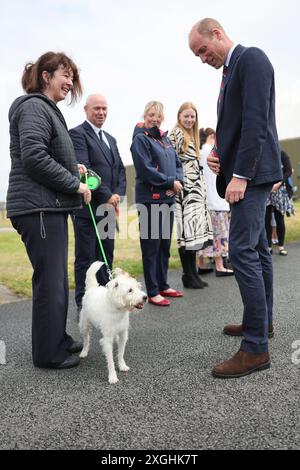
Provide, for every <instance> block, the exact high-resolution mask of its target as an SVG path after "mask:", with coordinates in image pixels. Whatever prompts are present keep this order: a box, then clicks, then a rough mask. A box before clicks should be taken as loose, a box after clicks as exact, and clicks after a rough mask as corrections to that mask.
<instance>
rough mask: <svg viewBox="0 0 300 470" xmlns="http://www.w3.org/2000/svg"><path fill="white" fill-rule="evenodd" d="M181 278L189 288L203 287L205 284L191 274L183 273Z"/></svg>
mask: <svg viewBox="0 0 300 470" xmlns="http://www.w3.org/2000/svg"><path fill="white" fill-rule="evenodd" d="M181 279H182V284H183V285H184V287H186V288H188V289H203V287H204V285H202V284H203V282H202V283H200V282H198V280H196V279H195V278H194V277H193V276H190V275H189V274H183V275H182V278H181ZM205 284H206V283H205ZM206 285H207V284H206Z"/></svg>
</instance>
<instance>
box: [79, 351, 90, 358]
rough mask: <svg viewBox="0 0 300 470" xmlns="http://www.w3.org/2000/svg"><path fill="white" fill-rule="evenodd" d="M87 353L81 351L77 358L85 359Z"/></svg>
mask: <svg viewBox="0 0 300 470" xmlns="http://www.w3.org/2000/svg"><path fill="white" fill-rule="evenodd" d="M87 355H88V353H87V351H81V353H80V354H79V357H81V358H82V357H87Z"/></svg>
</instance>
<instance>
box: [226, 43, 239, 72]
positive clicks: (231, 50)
mask: <svg viewBox="0 0 300 470" xmlns="http://www.w3.org/2000/svg"><path fill="white" fill-rule="evenodd" d="M236 46H237V44H233V46H232V48H231V49H229V52H228V54H227V57H226V60H225V64H224V65H225V66H226V67H228V66H229V62H230V59H231V56H232V53H233V51H234V49H235V48H236Z"/></svg>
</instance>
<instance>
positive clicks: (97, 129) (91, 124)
mask: <svg viewBox="0 0 300 470" xmlns="http://www.w3.org/2000/svg"><path fill="white" fill-rule="evenodd" d="M87 122H88V123H89V125H90V126H91V128H92V129H93V131H94V132H95V134H96V135H97V137H98V139H99V138H100V137H99V132H100V131H101V134H102V140H103V142H104V143H105V144H106V145H107V147H108V148H109V149H110V146H109V143H108V140H107V138H106V135H105V134H104V132H103V129H102V128H101V127H97V126H95V124H93V123H92V122H91V121H89V120H88V119H87Z"/></svg>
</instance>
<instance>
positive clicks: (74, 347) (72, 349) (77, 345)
mask: <svg viewBox="0 0 300 470" xmlns="http://www.w3.org/2000/svg"><path fill="white" fill-rule="evenodd" d="M82 349H83V344H82V342H81V341H74V342H73V344H71V346H69V347H68V348H67V351H68V352H69V353H70V354H75V353H79V352H81V351H82Z"/></svg>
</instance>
